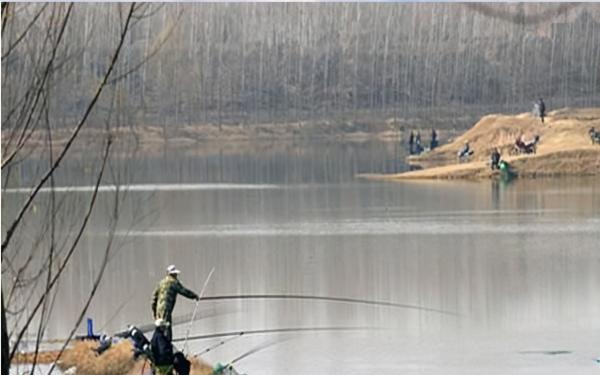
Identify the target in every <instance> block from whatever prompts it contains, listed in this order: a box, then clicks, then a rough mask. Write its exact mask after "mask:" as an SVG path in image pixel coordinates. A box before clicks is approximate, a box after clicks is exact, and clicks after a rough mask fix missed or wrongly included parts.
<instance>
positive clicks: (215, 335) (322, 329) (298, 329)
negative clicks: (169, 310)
mask: <svg viewBox="0 0 600 375" xmlns="http://www.w3.org/2000/svg"><path fill="white" fill-rule="evenodd" d="M381 329H383V328H382V327H291V328H272V329H257V330H248V331H231V332H219V333H209V334H205V335H197V336H190V337H189V338H188V340H190V341H191V340H206V339H214V338H218V337H227V336H242V335H257V334H269V333H289V332H327V331H367V330H381ZM183 340H185V338H182V337H179V338H175V339H173V340H172V341H173V342H179V341H183Z"/></svg>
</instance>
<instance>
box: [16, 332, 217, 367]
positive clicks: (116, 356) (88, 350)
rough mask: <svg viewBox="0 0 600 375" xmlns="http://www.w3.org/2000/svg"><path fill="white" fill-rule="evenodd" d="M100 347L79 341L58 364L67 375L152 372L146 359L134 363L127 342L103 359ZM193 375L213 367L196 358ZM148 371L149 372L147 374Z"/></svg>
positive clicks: (24, 358)
mask: <svg viewBox="0 0 600 375" xmlns="http://www.w3.org/2000/svg"><path fill="white" fill-rule="evenodd" d="M97 346H98V343H97V342H95V341H77V342H75V344H73V346H71V347H70V348H68V349H66V350H65V352H64V353H63V354H62V356H61V358H60V360H59V361H58V363H57V364H58V367H59V368H60V369H61V370H62V371H63V372H64V371H66V370H68V369H70V368H73V367H75V368H76V373H77V375H128V374H131V375H135V374H145V373H148V371H149V370H150V363H149V362H148V361H146V360H144V359H138V360H134V359H133V355H132V346H131V343H130V342H129V341H127V340H125V341H121V342H119V343H117V344H114V345H113V346H112V347H110V348H109V349H108V350H106V351H105V352H104V353H102V355H98V354H97V353H96V352H95V351H94V350H93V349H95V348H96V347H97ZM58 353H59V351H57V350H54V351H47V352H42V353H39V355H38V358H37V363H38V364H50V363H53V362H55V361H56V358H57V356H58ZM32 362H33V353H20V354H18V355H17V356H16V359H15V363H22V364H23V363H32ZM191 364H192V366H191V371H190V374H191V375H209V374H212V367H211V366H210V365H209V364H207V363H206V362H204V361H202V360H199V359H197V358H192V359H191ZM144 369H147V370H148V371H144Z"/></svg>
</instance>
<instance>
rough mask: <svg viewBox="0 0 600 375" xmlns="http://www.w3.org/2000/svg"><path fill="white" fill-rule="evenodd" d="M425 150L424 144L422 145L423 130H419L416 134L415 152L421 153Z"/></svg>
mask: <svg viewBox="0 0 600 375" xmlns="http://www.w3.org/2000/svg"><path fill="white" fill-rule="evenodd" d="M421 152H423V146H421V132H417V135H416V136H415V153H416V154H417V155H419V154H420V153H421Z"/></svg>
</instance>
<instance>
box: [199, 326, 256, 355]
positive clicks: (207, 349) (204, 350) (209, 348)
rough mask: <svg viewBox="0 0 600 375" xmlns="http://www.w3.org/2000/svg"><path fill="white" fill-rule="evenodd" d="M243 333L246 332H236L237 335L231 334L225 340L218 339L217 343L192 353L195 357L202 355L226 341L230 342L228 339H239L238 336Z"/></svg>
mask: <svg viewBox="0 0 600 375" xmlns="http://www.w3.org/2000/svg"><path fill="white" fill-rule="evenodd" d="M245 333H246V332H238V334H237V335H235V336H233V337H230V338H228V339H225V340H221V341H219V342H218V343H216V344H213V345H211V346H209V347H208V348H206V349H202V350H201V351H199V352H198V353H196V354H194V357H195V358H196V357H200V356H202V355H204V354H206V353H208V352H210V351H211V350H214V349H216V348H218V347H220V346H223V345H225V344H227V343H228V342H230V341H233V340H235V339H239V338H240V337H242V336H243V335H244V334H245Z"/></svg>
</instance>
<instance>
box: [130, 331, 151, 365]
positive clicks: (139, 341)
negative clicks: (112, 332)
mask: <svg viewBox="0 0 600 375" xmlns="http://www.w3.org/2000/svg"><path fill="white" fill-rule="evenodd" d="M126 337H127V338H129V339H130V340H131V342H132V344H133V358H136V359H137V358H138V357H139V356H140V355H146V356H148V355H149V354H150V341H148V339H147V338H146V336H144V334H143V333H142V331H140V330H139V328H137V327H134V326H128V327H127V333H126Z"/></svg>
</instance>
